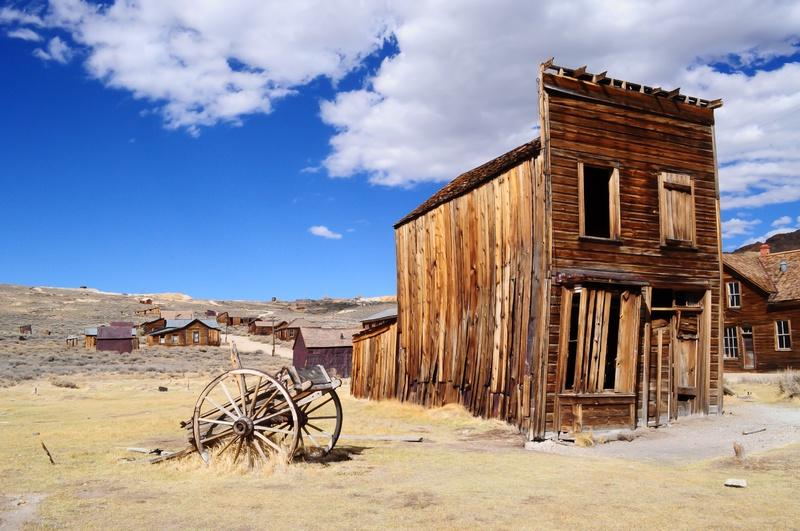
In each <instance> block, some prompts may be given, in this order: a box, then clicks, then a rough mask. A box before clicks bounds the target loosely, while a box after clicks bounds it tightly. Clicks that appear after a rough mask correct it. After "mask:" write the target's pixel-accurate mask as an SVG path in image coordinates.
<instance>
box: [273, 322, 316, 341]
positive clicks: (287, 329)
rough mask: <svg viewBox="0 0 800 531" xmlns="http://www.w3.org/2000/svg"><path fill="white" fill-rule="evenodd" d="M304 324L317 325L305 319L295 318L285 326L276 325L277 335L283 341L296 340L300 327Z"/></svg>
mask: <svg viewBox="0 0 800 531" xmlns="http://www.w3.org/2000/svg"><path fill="white" fill-rule="evenodd" d="M303 326H307V327H315V326H317V325H315V324H314V323H312V322H309V321H306V320H305V319H293V320H291V321H289V322H288V323H286V324H284V325H283V326H276V327H275V337H276V338H277V339H281V340H283V341H294V338H295V337H297V334H298V332H299V331H300V328H301V327H303Z"/></svg>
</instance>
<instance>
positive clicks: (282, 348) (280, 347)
mask: <svg viewBox="0 0 800 531" xmlns="http://www.w3.org/2000/svg"><path fill="white" fill-rule="evenodd" d="M231 342H234V343H236V349H237V350H238V351H239V352H240V353H244V352H248V353H256V352H261V353H264V354H268V355H270V356H271V355H272V344H271V343H263V342H261V341H255V340H253V339H251V338H249V337H247V336H240V335H234V334H228V343H231ZM275 357H281V358H284V359H292V349H290V348H288V347H287V346H286V345H284V344H282V343H278V342H277V341H276V342H275Z"/></svg>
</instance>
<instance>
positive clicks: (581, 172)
mask: <svg viewBox="0 0 800 531" xmlns="http://www.w3.org/2000/svg"><path fill="white" fill-rule="evenodd" d="M578 192H579V195H580V203H579V218H580V231H581V232H580V234H581V236H588V237H591V238H605V239H612V240H616V239H618V238H619V225H620V221H619V171H618V170H617V169H616V168H614V167H610V166H593V165H589V164H584V163H583V162H579V163H578Z"/></svg>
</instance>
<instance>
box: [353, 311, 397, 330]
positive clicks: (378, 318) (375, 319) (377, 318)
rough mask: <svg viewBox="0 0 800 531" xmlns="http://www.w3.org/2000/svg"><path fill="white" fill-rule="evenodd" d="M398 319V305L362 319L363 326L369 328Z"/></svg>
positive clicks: (365, 328)
mask: <svg viewBox="0 0 800 531" xmlns="http://www.w3.org/2000/svg"><path fill="white" fill-rule="evenodd" d="M395 321H397V306H392V307H391V308H386V309H385V310H381V311H379V312H376V313H373V314H372V315H369V316H367V317H365V318H364V319H362V320H361V328H363V329H364V330H369V329H370V328H377V327H379V326H383V325H385V324H388V323H393V322H395Z"/></svg>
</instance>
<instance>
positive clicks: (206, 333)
mask: <svg viewBox="0 0 800 531" xmlns="http://www.w3.org/2000/svg"><path fill="white" fill-rule="evenodd" d="M219 332H220V330H219V327H218V326H217V322H216V321H215V320H214V319H167V321H166V323H165V326H164V328H160V329H158V330H154V331H152V332H149V333H148V334H147V345H148V346H156V345H158V346H162V347H164V346H166V347H189V346H201V345H211V346H219V344H220V335H219Z"/></svg>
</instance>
